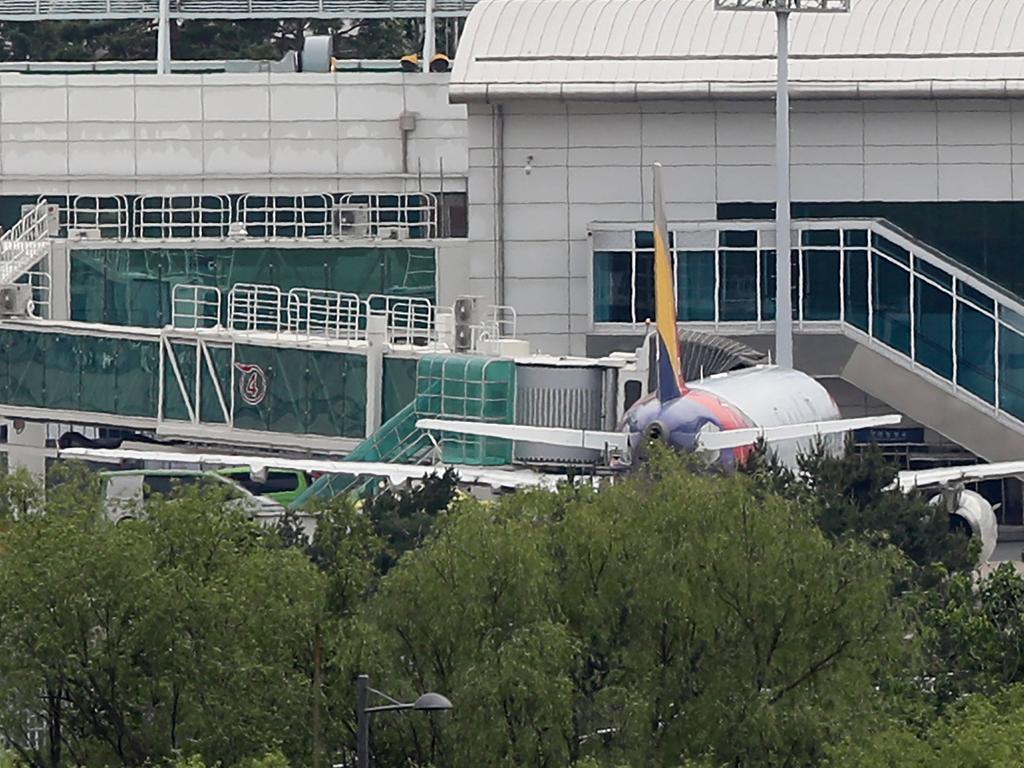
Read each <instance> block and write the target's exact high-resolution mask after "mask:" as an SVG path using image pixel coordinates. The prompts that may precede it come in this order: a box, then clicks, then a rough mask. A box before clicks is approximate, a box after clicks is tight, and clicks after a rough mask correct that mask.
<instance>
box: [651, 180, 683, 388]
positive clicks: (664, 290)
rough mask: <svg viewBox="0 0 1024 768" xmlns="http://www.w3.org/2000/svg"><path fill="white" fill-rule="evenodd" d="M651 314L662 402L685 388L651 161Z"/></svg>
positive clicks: (669, 264)
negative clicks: (652, 216) (652, 246)
mask: <svg viewBox="0 0 1024 768" xmlns="http://www.w3.org/2000/svg"><path fill="white" fill-rule="evenodd" d="M654 316H655V326H656V328H657V333H658V400H660V401H661V402H663V403H667V402H670V401H672V400H676V399H678V398H680V397H682V395H683V393H684V392H686V382H685V381H684V380H683V363H682V359H681V358H680V355H679V332H678V330H677V327H676V287H675V280H674V279H673V276H672V259H671V257H670V256H669V247H668V224H667V223H666V221H665V201H664V199H663V198H662V189H661V164H660V163H655V164H654Z"/></svg>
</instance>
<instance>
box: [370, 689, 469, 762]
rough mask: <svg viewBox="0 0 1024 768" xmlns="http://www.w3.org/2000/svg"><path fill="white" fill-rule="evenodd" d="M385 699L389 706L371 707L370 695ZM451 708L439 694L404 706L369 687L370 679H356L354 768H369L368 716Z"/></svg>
mask: <svg viewBox="0 0 1024 768" xmlns="http://www.w3.org/2000/svg"><path fill="white" fill-rule="evenodd" d="M371 693H373V694H376V695H377V696H380V697H381V698H382V699H387V700H388V701H390V702H391V703H390V704H384V705H382V706H379V707H371V706H369V704H370V694H371ZM451 708H452V703H451V702H450V701H448V699H447V698H445V697H444V696H442V695H441V694H440V693H429V692H428V693H424V694H422V695H420V697H419V698H418V699H416V701H414V702H412V703H411V704H404V703H402V702H401V701H398V700H397V699H393V698H391V697H390V696H388V695H387V694H386V693H383V692H382V691H378V690H376V689H374V688H371V687H370V678H369V677H368V676H366V675H360V676H359V677H357V678H356V768H370V715H372V714H373V713H374V712H397V711H402V710H407V709H413V710H416V711H418V712H441V711H444V710H448V709H451Z"/></svg>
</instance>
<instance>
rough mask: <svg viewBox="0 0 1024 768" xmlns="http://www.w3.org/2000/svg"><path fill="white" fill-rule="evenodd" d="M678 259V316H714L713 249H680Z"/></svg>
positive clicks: (711, 318)
mask: <svg viewBox="0 0 1024 768" xmlns="http://www.w3.org/2000/svg"><path fill="white" fill-rule="evenodd" d="M677 259H678V260H679V266H678V272H679V274H678V280H679V285H678V287H677V295H678V297H679V298H678V301H677V302H676V303H677V304H678V306H679V319H680V320H681V321H689V320H714V319H715V254H714V251H681V252H680V253H679V254H678V256H677Z"/></svg>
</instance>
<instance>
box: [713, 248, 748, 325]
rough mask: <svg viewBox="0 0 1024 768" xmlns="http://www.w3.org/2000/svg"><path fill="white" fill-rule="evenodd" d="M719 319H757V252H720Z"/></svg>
mask: <svg viewBox="0 0 1024 768" xmlns="http://www.w3.org/2000/svg"><path fill="white" fill-rule="evenodd" d="M721 270H722V279H721V288H722V297H721V308H720V312H719V319H721V320H726V321H728V320H756V319H757V254H756V252H755V251H722V252H721Z"/></svg>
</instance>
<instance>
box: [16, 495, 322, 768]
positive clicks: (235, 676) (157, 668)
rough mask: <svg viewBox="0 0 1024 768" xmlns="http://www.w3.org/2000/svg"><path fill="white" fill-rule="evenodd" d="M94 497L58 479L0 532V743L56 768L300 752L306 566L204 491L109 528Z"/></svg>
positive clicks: (155, 505) (308, 585)
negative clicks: (39, 730) (40, 506)
mask: <svg viewBox="0 0 1024 768" xmlns="http://www.w3.org/2000/svg"><path fill="white" fill-rule="evenodd" d="M80 480H81V478H80ZM8 482H9V481H7V480H5V481H3V482H0V486H4V485H6V484H7V483H8ZM96 491H97V485H96V483H95V482H94V479H92V478H85V479H84V480H82V481H80V482H75V481H73V480H69V479H66V480H65V482H63V483H62V484H60V485H58V486H56V487H54V488H52V489H51V490H50V492H49V493H48V495H47V500H46V503H45V514H35V515H29V516H26V517H24V518H19V519H17V520H15V521H14V522H13V523H8V524H7V526H6V528H5V529H4V530H3V531H2V532H0V624H2V627H3V632H2V633H0V680H2V681H3V690H4V697H5V701H4V707H3V708H2V710H0V735H2V737H3V739H4V740H5V741H7V742H9V743H10V744H11V746H12V747H13V748H14V749H15V750H16V751H17V752H18V754H19V755H20V756H21V757H22V758H23V759H24V760H25V761H26V762H28V763H30V764H31V765H34V766H54V767H56V766H59V765H67V764H71V763H72V761H73V762H74V763H75V764H78V765H83V766H86V765H89V766H91V765H141V764H143V763H145V762H147V761H154V760H157V761H158V760H161V759H164V758H169V757H170V756H171V755H173V754H175V753H179V752H180V753H185V754H197V755H202V756H203V757H204V758H206V759H207V760H211V761H214V762H216V761H221V762H223V763H224V764H235V763H237V762H238V761H239V760H241V759H243V758H245V757H247V756H253V755H263V754H265V753H266V752H267V751H268V750H273V749H277V748H281V749H283V750H284V751H285V752H286V753H288V754H291V755H301V754H308V749H309V746H308V745H309V735H310V734H309V728H308V724H307V723H308V712H309V681H310V671H309V665H310V658H309V657H310V635H311V627H312V626H313V623H314V619H315V618H316V616H318V615H319V614H320V612H321V611H322V602H321V600H322V598H321V595H322V592H323V590H322V586H321V584H320V577H319V575H318V574H317V572H316V570H315V569H314V568H313V566H312V565H311V564H310V563H309V562H308V560H306V558H304V557H303V556H302V555H301V554H300V553H298V552H294V551H290V550H283V549H281V548H280V547H279V546H277V545H276V543H274V540H273V539H272V538H271V537H268V536H266V535H265V534H263V533H262V532H261V531H260V529H259V528H257V527H255V525H254V524H252V523H250V522H249V521H248V520H247V519H245V516H244V513H243V512H242V511H241V510H239V509H238V508H237V507H236V506H234V505H232V504H229V503H228V499H227V497H226V496H225V495H223V494H221V495H218V494H217V493H215V492H214V491H213V490H212V489H200V488H198V487H190V488H186V489H184V490H182V492H181V493H180V494H178V496H177V497H176V498H174V499H168V500H155V501H151V502H150V503H149V505H148V506H147V508H146V515H145V518H146V519H145V520H144V521H142V522H127V523H122V524H120V525H114V524H112V523H110V522H108V521H107V520H106V519H105V518H104V516H103V515H102V513H101V511H100V504H99V496H98V494H97V493H96ZM6 495H7V492H6V489H5V490H4V491H0V498H4V497H5V496H6ZM33 722H34V723H36V724H39V725H41V726H42V727H43V730H44V732H45V733H46V734H48V736H47V738H45V739H43V744H42V745H41V746H38V747H37V746H36V745H35V744H34V743H33V740H32V739H31V738H30V734H29V733H28V730H27V726H28V725H29V724H31V723H33Z"/></svg>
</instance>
